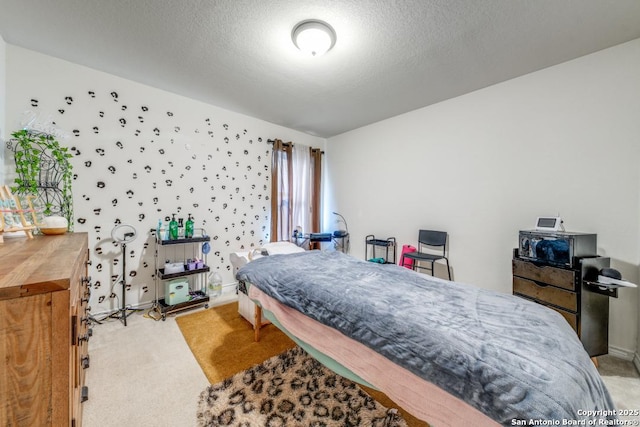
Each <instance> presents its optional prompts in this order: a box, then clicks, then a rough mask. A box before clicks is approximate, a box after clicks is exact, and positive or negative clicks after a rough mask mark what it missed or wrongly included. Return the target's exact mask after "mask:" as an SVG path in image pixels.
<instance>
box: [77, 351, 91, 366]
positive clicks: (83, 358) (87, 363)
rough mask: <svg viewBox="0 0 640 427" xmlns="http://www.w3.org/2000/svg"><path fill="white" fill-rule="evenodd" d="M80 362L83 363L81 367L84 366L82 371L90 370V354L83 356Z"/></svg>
mask: <svg viewBox="0 0 640 427" xmlns="http://www.w3.org/2000/svg"><path fill="white" fill-rule="evenodd" d="M80 361H81V362H80V363H81V365H82V369H89V365H90V364H91V363H90V360H89V355H88V354H87V355H86V356H82V358H81V359H80Z"/></svg>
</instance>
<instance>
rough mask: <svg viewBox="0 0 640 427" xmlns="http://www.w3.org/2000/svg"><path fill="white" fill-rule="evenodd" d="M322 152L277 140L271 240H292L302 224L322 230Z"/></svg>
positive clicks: (307, 230) (303, 227)
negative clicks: (295, 231) (294, 232)
mask: <svg viewBox="0 0 640 427" xmlns="http://www.w3.org/2000/svg"><path fill="white" fill-rule="evenodd" d="M321 162H322V152H321V151H320V150H319V149H315V148H310V147H307V146H303V145H294V144H293V143H290V142H288V143H285V142H282V141H281V140H279V139H276V140H275V141H274V143H273V156H272V164H271V178H272V186H271V241H272V242H275V241H282V240H290V239H291V236H292V234H293V231H294V230H295V229H296V228H298V227H299V228H298V229H301V230H302V232H303V233H305V234H308V233H315V232H319V231H320V203H321V182H322V181H321V180H322V163H321Z"/></svg>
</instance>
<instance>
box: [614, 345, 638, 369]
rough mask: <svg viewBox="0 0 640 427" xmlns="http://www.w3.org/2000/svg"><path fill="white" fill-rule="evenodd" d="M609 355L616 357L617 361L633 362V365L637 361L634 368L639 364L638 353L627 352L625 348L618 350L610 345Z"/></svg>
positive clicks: (618, 348)
mask: <svg viewBox="0 0 640 427" xmlns="http://www.w3.org/2000/svg"><path fill="white" fill-rule="evenodd" d="M609 355H610V356H613V357H617V358H618V359H622V360H628V361H632V360H634V363H636V362H635V361H636V360H637V363H636V366H638V364H640V360H638V353H636V352H634V351H633V350H628V349H626V348H620V347H615V346H612V345H610V346H609Z"/></svg>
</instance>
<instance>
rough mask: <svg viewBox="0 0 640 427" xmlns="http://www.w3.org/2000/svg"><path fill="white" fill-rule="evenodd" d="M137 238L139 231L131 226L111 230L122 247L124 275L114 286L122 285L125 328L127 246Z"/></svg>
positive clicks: (121, 316) (125, 322) (122, 225)
mask: <svg viewBox="0 0 640 427" xmlns="http://www.w3.org/2000/svg"><path fill="white" fill-rule="evenodd" d="M136 237H138V232H137V230H136V229H135V227H133V226H132V225H129V224H119V225H116V226H115V227H114V228H113V230H111V238H112V239H113V241H114V242H115V243H116V244H117V245H120V248H121V252H122V273H121V274H120V276H118V278H117V279H116V281H115V282H114V284H116V283H118V282H121V283H122V301H121V304H120V309H119V310H118V313H119V317H120V319H121V320H122V322H123V323H124V326H127V305H126V302H125V295H126V293H127V265H126V257H127V244H128V243H131V242H133V241H134V240H136Z"/></svg>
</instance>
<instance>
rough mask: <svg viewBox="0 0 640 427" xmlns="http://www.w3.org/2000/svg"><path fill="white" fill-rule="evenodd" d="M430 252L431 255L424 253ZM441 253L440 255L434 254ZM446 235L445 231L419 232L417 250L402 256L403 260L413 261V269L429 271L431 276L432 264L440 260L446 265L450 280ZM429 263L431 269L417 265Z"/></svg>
mask: <svg viewBox="0 0 640 427" xmlns="http://www.w3.org/2000/svg"><path fill="white" fill-rule="evenodd" d="M425 250H430V251H431V252H432V253H429V252H425ZM436 251H437V252H439V251H442V253H436ZM446 255H447V233H446V232H445V231H433V230H420V233H419V234H418V250H417V251H416V252H409V253H405V254H404V258H405V259H410V260H412V261H413V269H414V270H416V269H418V268H422V269H425V270H431V275H432V276H433V264H434V263H435V262H436V261H439V260H441V259H443V260H445V262H446V263H447V274H448V275H449V280H451V269H450V268H449V259H447V256H446ZM420 261H422V262H428V263H431V268H429V267H423V266H420V265H418V262H420Z"/></svg>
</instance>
